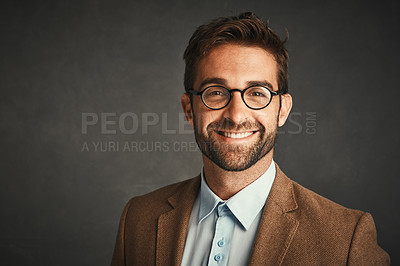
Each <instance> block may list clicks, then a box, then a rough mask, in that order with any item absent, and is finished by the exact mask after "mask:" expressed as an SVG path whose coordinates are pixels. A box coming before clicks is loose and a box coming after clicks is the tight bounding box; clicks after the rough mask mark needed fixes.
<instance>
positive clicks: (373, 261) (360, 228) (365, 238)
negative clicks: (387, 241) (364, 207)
mask: <svg viewBox="0 0 400 266" xmlns="http://www.w3.org/2000/svg"><path fill="white" fill-rule="evenodd" d="M347 264H348V265H390V257H389V255H388V254H387V253H386V252H385V251H384V250H383V249H382V248H381V247H379V245H378V243H377V237H376V228H375V223H374V220H373V219H372V216H371V214H369V213H364V214H363V215H362V216H361V217H360V219H359V220H358V223H357V225H356V227H355V229H354V234H353V238H352V241H351V245H350V250H349V257H348V262H347Z"/></svg>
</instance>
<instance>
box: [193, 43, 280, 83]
mask: <svg viewBox="0 0 400 266" xmlns="http://www.w3.org/2000/svg"><path fill="white" fill-rule="evenodd" d="M213 78H220V79H225V80H226V83H227V84H225V85H227V86H232V87H242V86H245V84H247V83H249V82H251V81H267V82H269V83H271V84H272V85H273V87H274V88H276V89H277V63H276V61H275V58H274V56H273V55H272V54H271V53H269V52H268V51H266V50H265V49H263V48H261V47H255V46H243V45H237V44H223V45H219V46H217V47H215V48H213V49H212V50H211V51H210V52H209V53H208V54H207V55H206V56H205V57H203V58H202V59H201V60H200V61H199V63H198V67H197V73H196V78H195V80H194V84H193V85H194V87H195V88H198V87H199V86H200V84H202V82H203V81H204V80H207V79H213Z"/></svg>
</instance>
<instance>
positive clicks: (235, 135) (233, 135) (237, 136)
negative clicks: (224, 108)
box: [216, 131, 256, 139]
mask: <svg viewBox="0 0 400 266" xmlns="http://www.w3.org/2000/svg"><path fill="white" fill-rule="evenodd" d="M216 132H217V133H218V134H219V135H221V136H224V137H226V138H231V139H243V138H247V137H248V136H251V135H253V134H254V133H255V132H256V131H246V132H229V131H216Z"/></svg>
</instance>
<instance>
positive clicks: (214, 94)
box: [207, 90, 225, 96]
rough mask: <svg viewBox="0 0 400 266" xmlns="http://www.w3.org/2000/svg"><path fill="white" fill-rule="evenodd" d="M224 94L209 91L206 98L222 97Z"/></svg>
mask: <svg viewBox="0 0 400 266" xmlns="http://www.w3.org/2000/svg"><path fill="white" fill-rule="evenodd" d="M224 95H225V94H224V92H223V91H218V90H215V91H210V92H209V93H207V96H224Z"/></svg>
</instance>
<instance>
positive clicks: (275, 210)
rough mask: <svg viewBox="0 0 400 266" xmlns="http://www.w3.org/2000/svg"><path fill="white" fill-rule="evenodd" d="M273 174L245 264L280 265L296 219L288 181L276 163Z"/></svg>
mask: <svg viewBox="0 0 400 266" xmlns="http://www.w3.org/2000/svg"><path fill="white" fill-rule="evenodd" d="M275 166H276V177H275V181H274V184H273V186H272V188H271V191H270V194H269V196H268V199H267V203H266V204H265V207H264V212H263V215H262V218H261V221H260V225H259V228H258V232H257V237H256V240H255V242H254V247H253V251H252V254H251V257H250V260H249V265H281V264H282V261H283V259H284V257H285V255H286V252H287V250H288V248H289V246H290V244H291V241H292V239H293V236H294V235H295V233H296V230H297V227H298V225H299V222H298V221H297V220H296V219H295V218H294V217H293V215H291V213H290V212H293V211H294V210H296V209H297V203H296V200H295V197H294V191H293V184H292V181H291V180H290V179H289V178H287V177H286V176H285V174H284V173H283V172H282V171H281V170H280V169H279V167H278V165H276V164H275Z"/></svg>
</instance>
